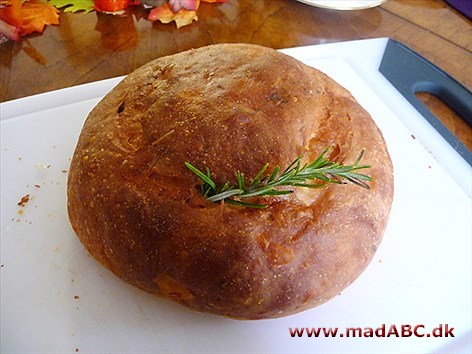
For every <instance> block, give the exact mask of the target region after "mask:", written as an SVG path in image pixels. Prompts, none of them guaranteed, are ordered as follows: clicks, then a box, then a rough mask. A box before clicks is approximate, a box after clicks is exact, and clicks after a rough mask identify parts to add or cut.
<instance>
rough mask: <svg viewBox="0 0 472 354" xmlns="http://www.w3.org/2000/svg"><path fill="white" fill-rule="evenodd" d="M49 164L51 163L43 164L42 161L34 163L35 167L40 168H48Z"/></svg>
mask: <svg viewBox="0 0 472 354" xmlns="http://www.w3.org/2000/svg"><path fill="white" fill-rule="evenodd" d="M51 166H52V165H51V164H49V165H46V164H44V163H37V164H36V165H35V167H37V168H40V169H42V168H50V167H51Z"/></svg>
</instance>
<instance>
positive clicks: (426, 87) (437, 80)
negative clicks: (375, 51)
mask: <svg viewBox="0 0 472 354" xmlns="http://www.w3.org/2000/svg"><path fill="white" fill-rule="evenodd" d="M379 71H380V72H381V73H382V75H383V76H385V78H387V80H389V81H390V83H391V84H392V85H393V86H394V87H395V88H396V89H397V90H398V91H399V92H400V93H401V94H402V95H403V96H404V97H405V98H406V99H407V100H408V102H410V104H412V105H413V106H414V107H415V108H416V109H417V110H418V112H420V113H421V115H423V117H424V118H425V119H426V120H427V121H428V122H429V123H430V124H431V125H432V126H433V127H434V128H435V129H436V130H437V131H438V132H439V133H440V134H441V135H442V136H443V137H444V139H445V140H446V141H447V142H448V143H449V144H451V146H452V147H453V148H454V149H455V150H456V151H457V152H458V153H459V154H460V155H461V156H462V157H463V158H464V159H465V160H466V161H467V162H468V164H469V165H471V166H472V152H471V151H469V149H468V148H467V147H466V146H465V145H464V144H463V143H462V142H461V141H459V139H457V137H456V136H455V135H454V134H452V133H451V131H450V130H449V129H447V128H446V126H445V125H444V124H443V123H442V122H441V121H440V120H439V119H438V118H436V116H434V115H433V114H432V113H431V111H430V110H429V109H428V108H427V107H426V106H425V105H424V104H423V103H422V102H421V101H420V100H419V99H418V98H417V97H416V93H418V92H427V93H430V94H432V95H434V96H436V97H437V98H439V99H440V100H442V101H443V102H444V103H446V104H447V105H448V106H449V107H451V108H452V110H453V111H455V112H456V113H457V114H458V115H459V116H460V117H461V118H462V119H463V120H464V121H465V122H466V123H467V124H468V125H469V126H472V92H470V91H469V90H468V89H467V88H465V87H464V86H463V85H461V84H460V83H459V82H458V81H457V80H455V79H454V78H453V77H451V76H450V75H449V74H447V73H446V72H445V71H443V70H442V69H440V68H439V67H437V66H436V65H434V64H432V63H431V62H429V61H428V60H426V59H425V58H423V57H422V56H420V55H419V54H418V53H416V52H414V51H413V50H411V49H410V48H408V47H406V46H405V45H403V44H402V43H399V42H397V41H395V40H392V39H389V40H388V42H387V46H386V48H385V52H384V55H383V57H382V61H381V63H380V67H379Z"/></svg>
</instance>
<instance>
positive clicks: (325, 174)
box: [185, 147, 372, 208]
mask: <svg viewBox="0 0 472 354" xmlns="http://www.w3.org/2000/svg"><path fill="white" fill-rule="evenodd" d="M330 149H331V147H327V148H326V149H325V150H324V151H323V152H322V153H321V154H320V155H319V156H318V157H317V158H316V159H315V160H314V161H313V162H311V163H310V164H304V165H302V162H301V161H302V156H300V157H298V158H296V159H295V160H294V161H293V162H292V163H291V164H290V165H289V166H288V167H287V168H286V169H285V170H283V172H280V166H278V165H277V166H275V167H274V169H273V170H272V173H270V174H266V173H265V172H266V170H267V168H268V167H269V163H266V164H265V165H264V166H262V168H261V169H260V171H259V172H258V173H257V174H256V176H255V177H254V178H252V180H250V183H248V182H247V181H246V177H245V175H244V173H242V172H241V171H237V172H236V180H237V183H236V184H231V183H230V182H226V183H225V184H223V185H222V186H220V187H218V186H217V185H216V183H215V181H214V180H213V179H212V178H211V173H210V170H209V169H208V168H206V170H205V171H206V172H205V173H204V172H202V171H200V170H199V169H197V168H196V167H194V166H193V165H191V164H190V163H188V162H185V166H186V167H187V168H188V169H189V170H190V171H192V172H193V173H194V174H195V175H196V176H197V177H198V178H199V179H200V180H201V181H202V182H203V184H202V185H201V193H202V195H203V197H204V198H206V199H207V200H209V201H212V202H220V201H222V200H224V201H225V202H226V203H230V204H236V205H240V206H244V207H250V208H267V204H254V203H247V202H243V201H241V199H244V198H251V197H260V196H274V195H285V194H290V193H293V190H279V189H277V187H281V186H292V187H305V188H321V187H324V186H325V185H327V184H329V183H337V184H343V183H347V182H350V183H354V184H356V185H358V186H360V187H363V188H367V189H369V188H370V187H369V185H368V184H367V183H366V182H368V181H371V180H372V178H371V177H370V176H368V175H364V174H362V173H359V172H357V171H359V170H363V169H366V168H370V166H368V165H360V162H361V159H362V156H363V155H364V150H362V151H361V153H360V154H359V156H358V158H357V160H356V161H355V162H354V164H353V165H342V164H340V163H337V162H334V161H330V160H329V159H327V158H326V157H325V156H326V154H327V153H328V151H329V150H330ZM313 181H315V182H313Z"/></svg>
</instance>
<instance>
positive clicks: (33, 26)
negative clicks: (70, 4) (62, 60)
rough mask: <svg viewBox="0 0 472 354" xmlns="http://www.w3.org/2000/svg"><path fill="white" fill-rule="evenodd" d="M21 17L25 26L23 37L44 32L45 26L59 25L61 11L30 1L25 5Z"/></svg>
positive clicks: (21, 31) (22, 29)
mask: <svg viewBox="0 0 472 354" xmlns="http://www.w3.org/2000/svg"><path fill="white" fill-rule="evenodd" d="M21 15H22V18H23V25H22V26H21V29H20V34H21V35H22V36H24V35H27V34H29V33H33V32H42V31H43V30H44V26H45V25H58V24H59V10H58V9H56V8H55V7H54V6H52V5H49V4H46V3H43V2H41V1H40V0H30V1H27V2H25V3H23V7H22V8H21Z"/></svg>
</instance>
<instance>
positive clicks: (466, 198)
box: [0, 39, 472, 353]
mask: <svg viewBox="0 0 472 354" xmlns="http://www.w3.org/2000/svg"><path fill="white" fill-rule="evenodd" d="M385 44H386V39H376V40H365V41H355V42H346V43H338V44H329V45H321V46H311V47H302V48H294V49H288V50H284V52H285V53H287V54H290V55H293V56H295V57H297V58H299V59H300V60H302V61H304V62H306V63H308V64H309V65H313V66H315V67H317V68H319V69H321V70H322V71H324V72H326V73H327V74H328V75H330V76H332V77H333V78H334V79H335V80H337V81H338V82H339V83H341V84H342V85H343V86H345V87H346V88H348V89H349V90H350V91H351V92H352V93H353V95H354V96H355V97H356V98H357V99H358V101H359V102H360V103H361V104H362V105H363V106H364V107H365V108H366V109H367V110H368V111H369V112H370V113H371V115H372V116H373V118H374V120H375V121H376V123H377V124H378V126H379V127H380V129H381V130H382V132H383V134H384V137H385V139H386V142H387V145H388V148H389V151H390V154H391V157H392V160H393V163H394V167H395V197H394V203H393V207H392V213H391V218H390V221H389V224H388V228H387V231H386V234H385V236H384V240H383V242H382V244H381V246H380V248H379V250H378V252H377V254H376V256H375V258H374V260H373V261H372V263H371V264H370V265H369V267H368V268H367V270H366V271H365V272H364V273H363V274H362V275H361V276H360V277H359V278H358V279H357V280H356V281H355V282H354V283H353V284H352V285H351V286H350V287H349V288H347V289H346V290H344V291H343V292H342V293H341V294H340V295H339V296H337V297H336V298H334V299H332V300H331V301H329V302H328V303H326V304H324V305H322V306H320V307H318V308H315V309H312V310H309V311H306V312H304V313H301V314H298V315H294V316H290V317H286V318H281V319H275V320H263V321H237V320H231V319H226V318H223V317H219V316H215V315H209V314H201V313H197V312H193V311H191V310H188V309H186V308H184V307H182V306H180V305H176V304H174V303H172V302H169V301H167V300H163V299H160V298H156V297H154V296H152V295H149V294H147V293H144V292H143V291H141V290H138V289H136V288H133V287H132V286H130V285H128V284H126V283H124V282H123V281H121V280H120V279H118V278H117V277H115V276H114V275H113V274H111V273H110V272H109V271H107V270H105V269H104V268H103V267H101V266H100V265H98V264H97V263H96V262H95V261H94V259H93V258H92V257H90V256H89V255H88V254H87V252H86V251H85V250H84V248H83V247H82V245H81V243H80V242H79V241H78V239H77V238H76V237H75V235H74V233H73V231H72V229H71V227H70V225H69V222H68V219H67V212H66V179H67V170H68V168H69V163H70V158H71V156H72V153H73V150H74V147H75V144H76V141H77V138H78V134H79V132H80V129H81V126H82V124H83V122H84V119H85V118H86V116H87V114H88V112H89V111H90V110H91V109H92V107H93V106H94V105H95V104H96V103H97V102H98V101H99V99H100V98H101V97H103V95H104V94H105V93H106V92H108V91H109V90H110V89H111V88H112V87H113V86H114V85H115V84H116V83H118V82H119V80H120V78H117V79H111V80H106V81H102V82H97V83H92V84H87V85H82V86H78V87H73V88H68V89H64V90H60V91H55V92H50V93H46V94H41V95H37V96H33V97H27V98H23V99H19V100H15V101H11V102H6V103H3V104H1V105H0V114H1V119H2V120H1V273H0V274H1V352H2V353H40V352H41V353H66V352H77V351H79V352H81V353H88V352H91V353H92V352H93V353H138V352H139V353H151V352H152V353H174V352H183V353H208V352H212V353H249V352H250V353H316V352H320V353H330V352H331V353H341V352H342V353H380V352H388V353H413V352H415V353H433V352H434V353H439V352H449V353H451V352H458V353H470V352H471V351H472V345H471V340H472V339H471V331H472V317H471V316H472V315H471V314H472V305H471V294H472V289H471V287H472V285H471V284H472V244H471V240H472V202H471V189H472V172H471V169H470V166H468V165H467V164H466V163H465V161H464V160H462V158H460V157H459V156H458V154H457V153H456V152H455V151H454V150H453V149H452V148H450V147H449V146H448V145H447V143H445V141H444V140H443V139H442V138H441V137H440V136H439V135H438V134H436V133H435V131H434V130H432V129H431V128H430V127H429V125H428V124H427V123H426V124H425V122H424V120H423V118H422V117H421V116H420V115H419V114H418V113H417V112H416V111H415V110H414V109H413V108H412V107H411V106H410V105H409V104H408V103H407V101H406V100H404V99H403V98H402V97H401V95H400V94H398V93H397V92H396V91H395V89H394V88H393V87H392V86H391V85H390V84H389V83H388V81H386V80H385V78H384V77H383V76H382V75H381V74H380V73H378V72H377V68H378V65H379V63H380V59H381V57H382V54H383V50H384V48H385ZM413 136H414V137H413ZM433 156H434V157H433ZM451 171H455V172H454V173H453V174H452V175H451V174H450V172H451ZM26 194H29V195H30V200H29V201H28V202H27V203H26V205H25V207H24V208H21V207H20V206H18V205H17V203H18V202H19V201H20V199H21V198H22V197H23V196H24V195H26ZM20 210H23V214H22V215H20V214H19V211H20ZM382 324H385V325H386V326H387V329H388V328H389V327H390V326H391V325H396V326H397V328H398V329H401V325H404V324H408V325H411V326H415V325H424V329H422V328H421V331H420V332H421V333H427V332H429V331H431V330H432V329H433V328H434V327H437V326H438V325H439V324H448V325H449V327H451V326H452V327H454V330H453V334H454V335H455V337H453V338H451V337H448V338H433V337H429V338H428V337H423V338H418V337H410V338H396V337H390V338H346V337H343V338H340V337H337V338H323V337H318V338H313V337H312V338H308V337H302V338H299V337H296V338H292V337H291V336H290V332H289V327H292V328H293V327H309V328H311V327H331V328H334V327H339V331H340V332H339V333H341V332H343V331H344V330H345V328H346V327H361V328H364V327H372V328H374V329H376V328H378V327H380V326H381V325H382Z"/></svg>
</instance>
